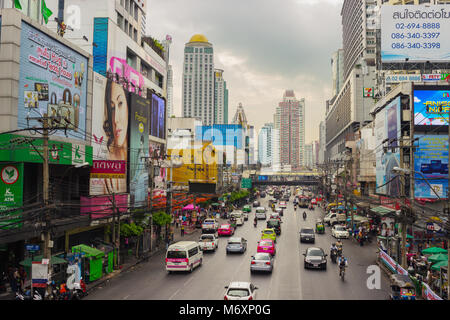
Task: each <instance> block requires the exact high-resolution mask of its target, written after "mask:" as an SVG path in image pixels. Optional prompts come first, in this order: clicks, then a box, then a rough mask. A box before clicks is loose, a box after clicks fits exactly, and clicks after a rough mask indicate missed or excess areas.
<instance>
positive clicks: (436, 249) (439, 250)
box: [422, 247, 447, 254]
mask: <svg viewBox="0 0 450 320" xmlns="http://www.w3.org/2000/svg"><path fill="white" fill-rule="evenodd" d="M422 253H423V254H437V253H443V254H446V253H447V250H445V249H442V248H439V247H430V248H426V249H424V250H422Z"/></svg>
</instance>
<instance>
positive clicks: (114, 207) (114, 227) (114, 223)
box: [111, 192, 119, 270]
mask: <svg viewBox="0 0 450 320" xmlns="http://www.w3.org/2000/svg"><path fill="white" fill-rule="evenodd" d="M112 214H113V215H112V225H111V226H112V239H111V240H112V243H113V245H114V247H116V197H115V193H114V192H113V193H112ZM118 255H119V249H117V253H116V255H115V258H114V263H113V264H114V269H116V270H117V268H118V259H117V256H118Z"/></svg>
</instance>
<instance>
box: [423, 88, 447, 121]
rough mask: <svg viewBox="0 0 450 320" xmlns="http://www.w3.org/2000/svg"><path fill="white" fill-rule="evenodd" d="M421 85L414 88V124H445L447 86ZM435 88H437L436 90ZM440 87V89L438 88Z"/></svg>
mask: <svg viewBox="0 0 450 320" xmlns="http://www.w3.org/2000/svg"><path fill="white" fill-rule="evenodd" d="M426 87H427V86H421V87H419V88H417V89H416V88H415V89H414V125H416V126H447V125H448V113H449V110H450V90H448V87H447V86H439V87H435V86H428V87H430V88H426ZM436 88H438V89H437V90H436ZM440 88H442V90H439V89H440Z"/></svg>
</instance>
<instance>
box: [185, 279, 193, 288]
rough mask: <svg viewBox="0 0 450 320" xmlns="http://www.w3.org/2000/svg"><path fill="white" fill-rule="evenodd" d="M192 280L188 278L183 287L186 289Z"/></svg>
mask: <svg viewBox="0 0 450 320" xmlns="http://www.w3.org/2000/svg"><path fill="white" fill-rule="evenodd" d="M192 279H194V277H190V278H189V279H188V280H187V281H186V282H185V283H184V286H185V287H186V286H187V285H188V283H189V282H191V281H192Z"/></svg>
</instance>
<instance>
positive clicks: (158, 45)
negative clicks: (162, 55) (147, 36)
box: [153, 39, 165, 52]
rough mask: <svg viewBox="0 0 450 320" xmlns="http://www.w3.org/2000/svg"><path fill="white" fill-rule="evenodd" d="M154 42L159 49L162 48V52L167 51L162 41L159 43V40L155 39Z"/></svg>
mask: <svg viewBox="0 0 450 320" xmlns="http://www.w3.org/2000/svg"><path fill="white" fill-rule="evenodd" d="M153 43H154V44H155V46H156V47H157V48H158V49H161V51H162V52H164V51H165V50H164V47H163V45H162V44H161V43H159V41H158V40H156V39H153Z"/></svg>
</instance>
